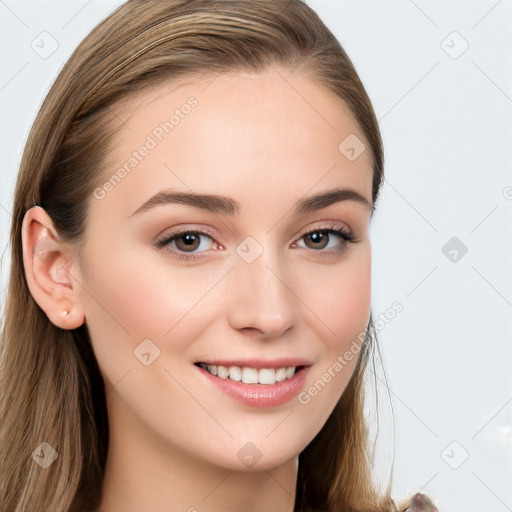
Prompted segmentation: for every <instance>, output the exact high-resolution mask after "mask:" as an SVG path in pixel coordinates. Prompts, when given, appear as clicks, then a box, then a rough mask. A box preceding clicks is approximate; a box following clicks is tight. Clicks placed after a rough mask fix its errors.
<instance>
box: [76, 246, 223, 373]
mask: <svg viewBox="0 0 512 512" xmlns="http://www.w3.org/2000/svg"><path fill="white" fill-rule="evenodd" d="M114 246H115V244H112V246H110V247H109V249H107V250H105V251H104V252H103V253H102V254H106V255H108V256H106V257H103V258H101V260H100V259H99V258H98V257H95V256H94V255H95V254H96V255H97V254H100V253H99V252H98V251H94V249H93V248H92V247H91V249H90V250H88V252H87V253H86V255H85V256H84V259H83V261H84V264H83V267H84V269H85V271H84V272H83V275H82V279H83V281H82V283H83V284H84V286H83V289H84V290H87V292H85V291H84V293H83V295H82V303H83V304H84V310H85V316H86V323H87V327H88V330H89V333H90V337H91V342H92V345H93V347H94V350H95V353H96V355H97V359H98V363H99V365H100V368H102V369H105V372H106V373H107V374H108V375H109V377H110V378H111V379H115V377H116V375H117V374H118V373H119V374H121V375H122V374H123V373H124V372H125V371H126V368H128V367H131V366H133V365H134V361H135V362H136V359H135V358H134V350H135V349H136V348H137V347H138V345H139V344H140V343H141V342H142V341H143V340H145V339H150V340H152V341H153V343H155V345H156V346H157V347H158V348H159V349H160V350H161V351H163V350H164V349H166V348H167V347H168V346H169V340H170V339H172V341H173V342H172V348H173V350H176V351H178V352H180V353H183V351H184V350H185V349H186V347H187V345H188V344H189V343H190V339H191V338H193V337H194V336H195V335H196V334H198V333H199V332H201V330H202V329H203V328H204V326H205V325H208V322H209V321H210V316H211V315H213V314H214V313H215V312H214V310H213V309H212V308H203V307H202V302H203V299H204V298H205V296H206V295H207V294H208V292H209V290H210V289H211V288H212V287H214V285H215V283H216V282H217V281H218V280H219V276H220V275H222V274H223V270H222V269H217V270H216V271H212V270H211V269H209V271H208V270H207V269H206V267H204V268H201V267H196V268H195V269H194V270H193V275H192V274H191V273H190V272H186V271H184V269H183V268H179V267H178V266H176V264H174V268H173V265H172V264H169V265H168V266H167V265H165V264H164V265H162V261H163V260H165V258H164V259H162V256H160V255H157V254H156V253H155V254H154V255H149V256H148V253H147V251H145V252H144V254H138V252H137V250H136V249H135V250H134V249H133V248H128V247H125V248H122V246H120V245H117V246H116V250H113V247H114ZM191 320H192V321H191ZM185 327H186V333H182V332H181V329H182V328H183V329H184V328H185ZM182 334H183V335H182ZM135 366H136V367H137V365H135ZM107 367H109V370H108V371H107ZM123 370H124V371H123Z"/></svg>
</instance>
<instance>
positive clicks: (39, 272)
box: [21, 206, 84, 329]
mask: <svg viewBox="0 0 512 512" xmlns="http://www.w3.org/2000/svg"><path fill="white" fill-rule="evenodd" d="M21 237H22V245H23V266H24V268H25V276H26V279H27V284H28V288H29V291H30V293H31V295H32V297H33V298H34V300H35V301H36V302H37V304H39V307H40V308H41V309H42V310H43V311H44V312H45V313H46V316H47V317H48V318H49V319H50V321H51V322H52V323H53V324H55V325H56V326H57V327H60V328H61V329H76V328H77V327H80V326H81V325H82V324H83V323H84V313H83V309H82V306H81V304H80V302H79V301H78V298H79V296H78V293H77V291H78V290H77V287H78V286H79V284H78V282H77V281H76V280H75V279H74V278H73V266H74V251H73V248H72V247H71V245H70V244H68V243H65V242H63V241H62V240H60V239H59V237H58V235H57V232H56V230H55V228H54V226H53V222H52V220H51V219H50V217H49V215H48V214H47V213H46V212H45V211H44V210H43V209H42V208H41V207H40V206H34V207H33V208H30V210H28V211H27V212H26V213H25V216H24V218H23V225H22V230H21Z"/></svg>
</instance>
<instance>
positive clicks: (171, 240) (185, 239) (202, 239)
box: [155, 230, 214, 259]
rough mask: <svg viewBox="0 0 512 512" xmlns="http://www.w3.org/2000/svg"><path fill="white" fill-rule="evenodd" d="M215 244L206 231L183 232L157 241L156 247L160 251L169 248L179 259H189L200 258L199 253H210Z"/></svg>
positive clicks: (171, 234)
mask: <svg viewBox="0 0 512 512" xmlns="http://www.w3.org/2000/svg"><path fill="white" fill-rule="evenodd" d="M213 243H214V240H213V237H212V235H210V234H209V233H208V232H206V231H191V230H182V231H177V232H175V233H170V234H166V235H165V236H164V237H162V238H161V239H158V240H156V241H155V246H156V247H157V248H159V249H163V248H165V247H168V248H169V249H170V250H171V251H173V252H174V253H176V255H177V256H178V257H180V258H184V259H187V258H193V257H198V256H199V254H198V253H203V252H206V251H208V249H210V248H211V246H212V245H213ZM198 249H201V250H198ZM180 253H181V254H180ZM196 254H197V256H196Z"/></svg>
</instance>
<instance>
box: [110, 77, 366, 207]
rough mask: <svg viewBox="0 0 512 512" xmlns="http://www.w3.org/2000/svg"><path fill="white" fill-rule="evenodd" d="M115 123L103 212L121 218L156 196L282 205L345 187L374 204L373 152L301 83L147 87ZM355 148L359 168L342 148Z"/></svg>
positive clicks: (205, 81) (330, 103)
mask: <svg viewBox="0 0 512 512" xmlns="http://www.w3.org/2000/svg"><path fill="white" fill-rule="evenodd" d="M116 113H117V118H118V120H119V122H120V123H121V127H120V129H119V130H118V131H117V132H116V134H115V135H114V137H113V140H112V144H111V148H112V150H111V153H110V154H109V155H108V158H107V162H108V163H107V165H106V168H105V169H104V179H105V182H107V181H109V180H110V181H111V182H112V183H113V185H112V186H111V187H109V193H108V195H107V197H106V199H107V200H108V201H107V200H106V201H104V202H103V203H102V204H103V206H105V205H106V204H107V203H108V204H110V206H111V207H115V208H117V209H118V210H119V211H120V212H122V213H123V214H125V215H128V214H129V213H131V212H133V210H134V209H136V208H137V206H139V205H140V203H141V202H143V201H144V200H146V199H147V198H148V197H150V196H151V195H153V194H155V193H156V192H158V191H159V190H160V189H162V188H172V189H174V188H175V189H179V190H193V191H195V192H204V193H219V194H223V195H231V196H233V197H236V198H237V200H238V201H239V202H240V203H241V204H243V203H244V201H245V202H248V203H250V202H251V200H254V198H255V197H259V198H260V199H264V200H265V202H266V204H270V203H272V201H277V202H278V203H280V204H281V205H284V204H285V203H286V201H287V198H288V197H289V198H290V199H294V200H296V199H297V197H301V196H303V195H305V194H307V193H308V191H310V190H313V191H315V187H316V188H317V189H322V188H324V189H325V188H327V187H331V186H345V187H350V188H351V189H353V190H356V191H357V192H359V193H360V194H361V195H363V196H365V197H366V198H367V199H368V200H369V201H370V202H371V183H372V165H371V155H370V148H369V147H368V146H367V144H366V141H365V138H364V136H363V134H362V132H361V130H360V128H359V126H358V125H357V122H356V121H355V119H354V118H353V116H352V114H351V113H350V111H349V109H348V107H347V106H346V105H345V103H344V102H343V101H342V100H341V99H340V98H338V97H337V96H336V95H335V94H334V93H333V92H331V91H330V90H328V89H327V88H325V87H324V86H322V85H321V84H319V83H318V82H317V81H316V80H315V79H314V78H311V77H309V76H307V75H303V74H298V73H296V74H291V73H289V72H285V71H279V70H272V71H268V72H265V73H260V74H256V73H231V74H222V75H206V76H202V77H198V78H194V79H188V80H182V81H180V82H177V83H176V82H173V83H172V84H171V83H170V84H164V85H160V86H157V87H152V88H151V89H149V90H147V91H144V92H141V93H138V94H137V95H135V96H132V97H131V98H130V100H129V101H125V102H124V103H123V104H121V105H118V106H117V107H116ZM345 141H348V143H346V142H345ZM354 143H355V144H356V147H355V149H356V151H357V152H358V153H359V152H361V154H360V155H359V156H358V157H357V158H356V159H353V153H352V154H351V153H347V152H346V149H347V148H346V147H345V146H347V144H348V145H349V146H354ZM349 149H350V148H349ZM363 149H364V150H363ZM351 156H352V158H350V157H351ZM120 170H123V171H122V172H119V171H120ZM116 174H121V175H122V179H121V180H118V179H117V178H115V176H114V175H116ZM113 177H114V178H115V179H114V180H112V179H111V178H113ZM114 182H115V183H114ZM260 208H261V202H260Z"/></svg>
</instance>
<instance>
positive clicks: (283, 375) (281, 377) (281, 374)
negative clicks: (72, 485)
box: [276, 368, 286, 382]
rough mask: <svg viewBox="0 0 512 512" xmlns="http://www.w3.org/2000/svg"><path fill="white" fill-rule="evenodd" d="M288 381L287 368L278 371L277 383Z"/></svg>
mask: <svg viewBox="0 0 512 512" xmlns="http://www.w3.org/2000/svg"><path fill="white" fill-rule="evenodd" d="M284 379H286V368H279V369H278V370H276V382H281V381H283V380H284Z"/></svg>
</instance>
